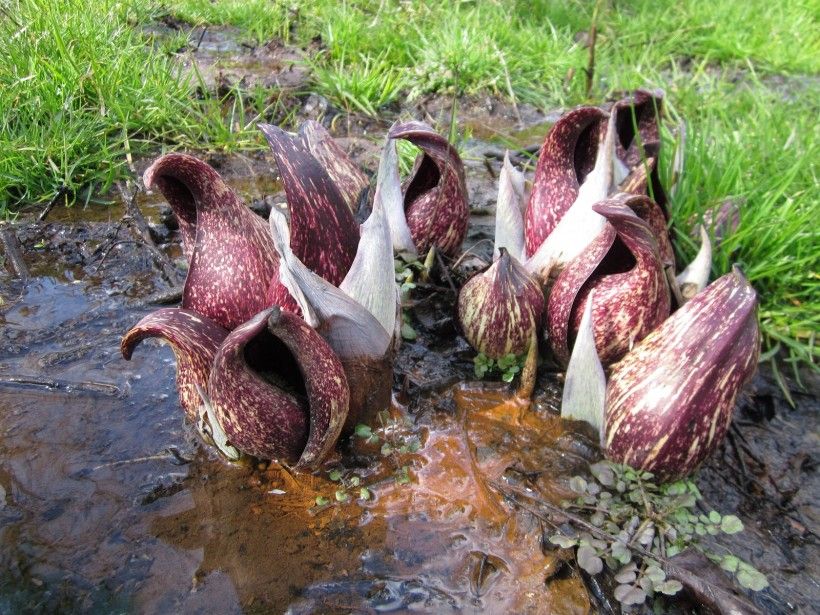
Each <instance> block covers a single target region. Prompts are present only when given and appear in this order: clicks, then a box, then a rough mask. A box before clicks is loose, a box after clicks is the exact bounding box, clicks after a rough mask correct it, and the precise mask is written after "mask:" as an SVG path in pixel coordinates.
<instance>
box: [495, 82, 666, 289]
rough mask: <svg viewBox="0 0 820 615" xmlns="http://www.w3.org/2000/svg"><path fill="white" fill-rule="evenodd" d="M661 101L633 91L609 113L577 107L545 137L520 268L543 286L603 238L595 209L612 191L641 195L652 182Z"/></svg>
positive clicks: (527, 215)
mask: <svg viewBox="0 0 820 615" xmlns="http://www.w3.org/2000/svg"><path fill="white" fill-rule="evenodd" d="M661 100H662V93H650V92H646V91H643V90H638V91H637V92H636V93H635V94H634V95H633V96H630V97H629V98H626V99H623V100H620V101H618V102H616V103H615V104H614V105H612V107H611V108H610V110H609V112H607V111H604V110H602V109H600V108H598V107H588V106H587V107H578V108H576V109H574V110H572V111H570V112H568V113H566V114H565V115H564V116H562V117H561V118H560V119H559V120H558V121H557V122H556V123H555V124H554V125H553V127H552V129H551V130H550V131H549V133H548V134H547V136H546V138H545V140H544V144H543V145H542V147H541V153H540V156H539V159H538V164H537V166H536V169H535V177H534V179H533V187H532V191H531V192H530V197H529V202H528V204H527V207H526V210H525V212H524V215H523V223H524V242H525V252H526V257H527V259H528V260H527V261H526V263H525V265H526V267H527V269H528V270H529V271H531V272H533V273H534V274H536V275H538V277H539V278H540V279H541V280H542V281H545V280H546V279H547V278H548V277H549V275H550V272H551V271H552V269H553V268H556V269H558V270H560V269H561V268H563V266H564V265H565V264H566V263H567V262H568V261H569V260H571V259H572V258H574V257H576V256H578V255H579V254H580V253H581V252H583V251H584V250H585V248H586V247H587V246H588V245H589V244H590V243H591V242H592V241H593V239H594V238H595V237H597V236H598V234H599V233H600V232H601V231H602V229H603V227H604V220H603V217H602V216H601V215H600V214H598V213H597V212H595V211H594V210H593V209H592V206H593V205H595V203H597V202H598V201H601V200H603V199H605V198H607V197H608V196H611V195H612V194H613V193H614V192H617V191H618V190H627V191H630V192H632V191H635V192H638V193H642V192H643V191H644V190H646V189H647V183H648V182H647V180H646V177H647V175H651V176H652V177H656V173H655V165H654V162H655V160H656V159H657V153H658V150H659V148H660V138H659V129H658V122H657V117H658V113H659V110H660V104H661ZM636 176H637V177H636ZM641 176H642V177H643V179H641ZM659 186H660V184H658V190H657V192H658V193H659V194H662V191H661V189H660V187H659ZM650 191H651V189H650ZM664 200H665V197H664ZM660 211H661V214H662V216H663V222H664V223H663V225H658V232H661V233H663V234H664V235H666V234H667V231H666V228H665V222H666V214H665V212H664V210H663V208H662V207H661V209H660ZM505 217H507V216H505ZM661 226H663V228H662V229H661V228H660V227H661ZM667 239H668V238H667ZM658 241H660V239H658ZM669 255H670V256H671V250H670V253H669Z"/></svg>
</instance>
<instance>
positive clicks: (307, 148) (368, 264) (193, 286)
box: [122, 124, 401, 468]
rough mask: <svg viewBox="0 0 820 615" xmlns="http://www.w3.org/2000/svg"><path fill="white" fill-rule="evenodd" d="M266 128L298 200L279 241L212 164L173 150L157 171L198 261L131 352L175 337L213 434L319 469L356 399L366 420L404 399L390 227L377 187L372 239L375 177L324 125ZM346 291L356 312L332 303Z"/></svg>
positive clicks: (239, 448) (220, 441) (197, 409)
mask: <svg viewBox="0 0 820 615" xmlns="http://www.w3.org/2000/svg"><path fill="white" fill-rule="evenodd" d="M261 129H262V130H263V132H264V133H265V136H266V137H267V139H268V141H269V143H270V145H271V148H272V149H273V152H274V156H275V157H276V160H277V165H278V166H279V171H280V175H281V177H282V182H283V185H284V188H285V192H286V195H287V198H288V210H289V221H287V222H285V218H284V214H282V213H281V212H279V211H276V210H275V211H274V212H273V213H272V220H273V221H274V222H275V221H279V222H280V223H281V224H283V225H284V231H282V230H281V229H280V233H279V234H278V235H276V236H275V238H274V237H271V233H270V229H269V228H268V225H266V224H265V223H264V222H263V221H262V220H261V219H260V218H258V217H257V216H255V215H254V214H253V213H252V212H251V211H250V210H248V209H247V207H245V206H244V204H243V203H242V202H241V201H240V200H239V198H238V197H237V196H236V195H235V194H234V192H233V191H232V190H230V188H228V187H227V185H226V184H225V183H224V181H223V180H222V179H221V178H220V177H219V175H218V174H217V173H216V171H214V170H213V169H212V168H211V167H209V166H208V165H207V164H205V163H203V162H201V161H199V160H197V159H195V158H193V157H191V156H186V155H183V154H171V155H168V156H163V157H162V158H160V159H159V160H157V162H155V163H154V164H153V165H152V166H151V167H150V168H149V170H148V171H147V172H146V178H145V181H146V185H148V186H149V187H151V186H155V187H157V188H159V189H160V190H161V191H162V192H163V194H164V195H165V196H166V198H167V199H168V201H169V202H170V203H171V206H172V208H173V209H174V211H175V212H176V214H177V216H178V217H179V218H180V229H181V232H182V240H183V245H184V247H185V253H186V255H187V256H188V258H189V260H190V266H189V272H188V278H187V279H186V282H185V290H184V294H183V302H182V308H166V309H162V310H157V311H156V312H154V313H152V314H149V315H147V316H146V317H145V318H143V319H142V320H141V321H140V322H139V323H138V324H137V325H136V326H135V327H133V328H132V329H131V330H130V331H129V332H128V333H127V334H126V335H125V337H124V338H123V341H122V353H123V356H124V357H125V358H126V359H129V358H130V357H131V355H132V353H133V350H134V347H135V346H136V345H137V344H138V343H139V342H140V341H141V340H143V339H145V338H147V337H158V338H160V339H163V340H165V341H167V342H168V343H169V344H170V345H171V347H172V349H173V351H174V354H175V356H176V359H177V388H178V390H179V395H180V403H181V405H182V407H183V409H184V410H185V413H186V416H187V417H188V418H189V419H191V420H192V421H195V422H196V423H197V425H198V426H199V427H200V430H201V431H202V432H203V435H205V436H206V437H209V438H210V439H212V440H213V442H214V443H215V444H216V445H217V446H219V448H220V449H221V450H222V451H223V452H224V453H226V454H227V455H229V456H230V457H231V458H236V457H237V456H238V455H239V453H240V452H241V453H245V454H248V455H253V456H256V457H263V458H275V459H279V460H281V461H283V462H287V463H291V464H294V465H295V467H297V468H312V467H316V466H317V465H318V464H319V463H320V462H321V461H322V460H323V458H324V457H325V456H326V455H327V454H328V452H329V451H330V450H331V449H332V447H333V445H334V444H335V442H336V440H337V439H338V437H339V434H340V433H341V430H342V428H343V426H344V425H345V421H346V420H347V419H348V413H349V409H350V408H351V407H353V408H354V412H355V413H356V416H358V415H359V414H362V413H363V410H362V408H363V407H370V406H375V405H377V404H378V405H379V407H376V408H375V409H374V410H373V411H374V412H376V411H378V410H380V409H383V408H384V407H385V406H386V405H387V404H388V403H389V401H390V385H391V383H392V378H391V377H390V373H389V372H390V369H391V367H392V354H391V350H392V347H393V333H394V331H395V328H396V325H395V321H396V312H397V309H398V308H397V297H398V291H397V289H396V284H395V280H394V277H393V258H392V249H391V242H390V233H389V229H388V227H387V222H386V218H385V215H384V207H383V206H382V205H381V203H382V201H383V200H384V196H379V190H378V188H377V197H376V204H375V205H374V208H373V214H372V215H371V217H370V218H369V219H368V221H367V222H366V223H365V224H364V225H363V226H362V230H363V232H362V238H361V241H360V239H359V237H360V233H359V227H358V225H356V223H355V221H354V220H353V217H352V214H351V206H353V205H355V204H356V203H357V202H358V199H359V195H360V194H361V192H362V189H363V188H364V186H363V184H362V182H361V181H360V180H361V178H357V176H356V173H353V172H352V171H351V170H350V168H348V167H349V165H347V164H345V163H340V162H339V161H338V160H335V162H333V159H334V151H335V148H338V146H337V145H336V144H334V143H333V142H332V140H331V141H329V140H328V139H329V136H328V135H327V134H326V132H324V130H323V129H320V127H318V126H314V125H312V124H309V125H308V126H306V127H303V130H302V132H301V135H300V136H299V137H293V136H291V135H289V134H287V133H285V132H284V131H281V130H280V129H278V128H276V127H273V126H262V127H261ZM320 159H322V160H325V165H326V166H327V168H325V166H323V165H322V164H321V163H320V162H319V160H320ZM334 165H335V166H334ZM358 173H360V172H358ZM344 178H347V180H345V179H344ZM337 184H340V185H341V184H344V188H343V191H344V194H345V196H344V197H343V196H342V190H340V188H339V187H338V186H337ZM383 192H384V191H383ZM398 198H401V195H400V193H399V194H398ZM345 199H348V200H347V201H346V200H345ZM272 223H273V222H272ZM260 231H261V232H260ZM282 237H284V240H283V239H282ZM275 239H276V240H275ZM283 241H284V243H283ZM294 263H298V266H297V265H294ZM294 270H296V273H293V271H294ZM294 280H296V281H298V282H300V283H302V286H299V285H298V284H295V283H294ZM305 280H307V282H305ZM336 284H338V285H341V288H342V289H343V290H340V289H339V288H336V286H335V285H336ZM316 288H318V289H319V290H318V291H317V292H315V293H314V292H313V290H314V289H316ZM291 293H292V294H291ZM339 296H340V297H342V298H343V301H342V303H344V305H343V307H342V308H339V306H338V305H337V304H335V303H333V301H331V299H332V298H334V297H339ZM351 297H352V298H351ZM308 298H309V299H308ZM280 306H282V307H280ZM284 308H290V309H291V310H292V311H298V310H301V313H302V315H303V316H304V319H303V318H302V317H300V316H297V315H296V314H295V313H290V312H288V311H284ZM343 308H345V309H348V308H349V309H350V310H353V311H347V312H346V311H345V309H343ZM374 314H375V316H374ZM368 378H369V380H367V379H368ZM385 383H386V384H385Z"/></svg>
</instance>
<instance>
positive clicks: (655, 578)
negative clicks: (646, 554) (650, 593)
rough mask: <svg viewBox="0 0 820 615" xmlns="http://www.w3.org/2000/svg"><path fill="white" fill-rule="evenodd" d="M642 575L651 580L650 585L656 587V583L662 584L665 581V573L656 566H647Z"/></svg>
mask: <svg viewBox="0 0 820 615" xmlns="http://www.w3.org/2000/svg"><path fill="white" fill-rule="evenodd" d="M644 574H645V575H646V576H647V577H648V578H649V579H651V580H652V583H654V584H655V585H657V584H658V583H662V582H663V581H665V580H666V573H665V572H664V571H663V570H661V569H660V568H659V567H658V566H649V567H648V568H647V569H646V571H645V572H644Z"/></svg>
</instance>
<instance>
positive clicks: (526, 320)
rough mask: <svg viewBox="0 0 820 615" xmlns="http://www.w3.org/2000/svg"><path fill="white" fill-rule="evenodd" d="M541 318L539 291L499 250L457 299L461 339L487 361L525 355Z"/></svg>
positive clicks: (542, 297)
mask: <svg viewBox="0 0 820 615" xmlns="http://www.w3.org/2000/svg"><path fill="white" fill-rule="evenodd" d="M543 315H544V295H543V293H542V292H541V287H540V286H539V285H538V283H537V282H536V281H535V280H534V279H533V278H532V277H531V276H530V275H529V274H528V273H527V272H526V270H525V269H524V267H522V266H521V264H520V263H519V262H518V261H517V260H515V259H514V258H512V257H511V256H510V255H509V253H508V252H507V250H506V249H505V248H503V247H502V248H501V250H500V256H499V258H498V260H497V261H496V262H495V263H493V264H492V265H491V266H490V268H489V269H487V270H486V271H484V272H483V273H480V274H478V275H476V276H473V277H472V278H471V279H470V280H468V281H467V283H466V284H465V285H464V286H463V287H462V288H461V292H460V293H459V295H458V320H459V323H460V324H461V328H462V330H463V331H464V337H466V338H467V341H468V342H470V344H471V345H472V346H473V348H475V349H476V350H478V351H479V352H482V353H484V354H485V355H486V356H488V357H490V358H491V359H498V358H500V357H503V356H505V355H507V354H510V353H513V354H516V355H520V354H523V353H524V352H526V350H527V348H528V346H529V344H530V341H531V339H532V336H533V333H536V332H537V331H539V330H540V328H541V321H542V319H543Z"/></svg>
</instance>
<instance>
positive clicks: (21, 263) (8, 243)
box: [0, 227, 30, 283]
mask: <svg viewBox="0 0 820 615" xmlns="http://www.w3.org/2000/svg"><path fill="white" fill-rule="evenodd" d="M0 242H1V243H2V244H3V252H4V253H5V255H6V259H8V261H9V263H11V268H12V269H14V273H15V275H16V276H17V277H18V278H20V279H21V280H22V281H23V282H24V283H25V282H27V281H28V279H29V277H30V275H29V271H28V267H27V266H26V261H25V260H23V251H22V249H21V246H20V240H19V239H17V234H16V233H15V232H14V230H12V229H11V228H9V227H6V228H4V229H3V230H2V231H0Z"/></svg>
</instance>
